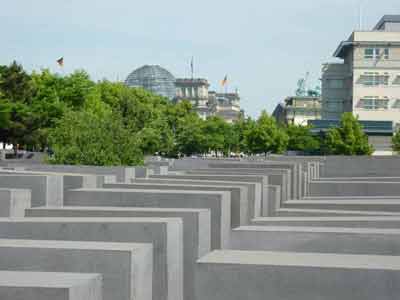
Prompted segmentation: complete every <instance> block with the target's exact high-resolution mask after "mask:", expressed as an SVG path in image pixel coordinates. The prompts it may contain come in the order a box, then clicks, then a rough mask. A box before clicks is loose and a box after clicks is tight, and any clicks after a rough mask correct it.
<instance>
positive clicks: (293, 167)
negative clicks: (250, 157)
mask: <svg viewBox="0 0 400 300" xmlns="http://www.w3.org/2000/svg"><path fill="white" fill-rule="evenodd" d="M208 166H209V168H225V169H227V168H231V169H239V168H242V169H243V168H246V169H265V170H271V169H288V170H290V176H291V181H290V186H291V194H289V198H291V199H299V198H300V195H301V194H302V190H301V189H302V185H301V181H302V176H303V166H302V164H301V163H297V162H293V161H285V162H276V161H263V162H249V161H247V162H231V163H227V162H224V163H209V164H208ZM305 171H306V170H305ZM273 184H276V183H273Z"/></svg>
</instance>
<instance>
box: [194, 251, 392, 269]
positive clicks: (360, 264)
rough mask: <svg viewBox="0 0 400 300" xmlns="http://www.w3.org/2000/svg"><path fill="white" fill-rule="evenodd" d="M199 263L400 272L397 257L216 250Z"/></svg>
mask: <svg viewBox="0 0 400 300" xmlns="http://www.w3.org/2000/svg"><path fill="white" fill-rule="evenodd" d="M198 263H200V264H237V265H254V266H261V265H266V266H267V265H268V266H302V267H315V268H341V269H377V270H400V257H398V256H380V255H347V254H325V253H293V252H274V251H236V250H217V251H213V252H211V253H209V254H207V255H205V256H203V257H202V258H201V259H199V260H198Z"/></svg>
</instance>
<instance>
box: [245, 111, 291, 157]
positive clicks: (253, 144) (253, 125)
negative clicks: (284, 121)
mask: <svg viewBox="0 0 400 300" xmlns="http://www.w3.org/2000/svg"><path fill="white" fill-rule="evenodd" d="M245 140H246V145H247V147H248V150H249V152H250V153H253V154H260V153H264V154H265V155H266V154H267V153H269V152H272V153H283V152H284V151H285V150H286V147H287V144H288V140H289V138H288V136H287V134H286V133H285V131H284V130H283V129H282V128H280V127H279V126H278V125H277V124H276V121H275V119H274V118H272V117H270V116H269V115H268V114H267V113H266V112H265V111H262V113H261V115H260V117H259V118H258V119H257V121H255V122H254V121H253V122H249V125H248V128H247V129H246V132H245Z"/></svg>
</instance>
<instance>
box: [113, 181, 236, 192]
mask: <svg viewBox="0 0 400 300" xmlns="http://www.w3.org/2000/svg"><path fill="white" fill-rule="evenodd" d="M230 184H231V185H224V186H221V185H212V183H210V184H207V185H198V184H190V183H188V184H185V185H182V184H178V183H153V182H135V181H134V182H133V183H128V184H126V183H112V184H106V186H112V188H111V189H114V188H115V189H124V187H136V186H137V187H138V188H137V189H140V188H139V187H140V186H146V187H147V186H148V187H151V186H154V189H157V188H158V187H161V188H162V187H174V188H176V189H175V191H177V190H179V191H181V190H185V188H189V187H190V188H199V189H200V190H201V191H203V190H204V189H206V188H215V189H221V190H229V189H238V188H240V186H237V185H232V183H230ZM135 189H136V188H135Z"/></svg>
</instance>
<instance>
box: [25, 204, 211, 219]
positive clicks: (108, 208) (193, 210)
mask: <svg viewBox="0 0 400 300" xmlns="http://www.w3.org/2000/svg"><path fill="white" fill-rule="evenodd" d="M29 210H55V211H61V210H66V211H68V210H69V211H74V210H77V211H79V210H88V211H99V212H101V211H116V212H118V211H122V212H129V211H132V212H141V211H150V212H188V213H198V212H204V213H205V212H209V209H206V208H155V207H121V206H118V207H113V206H63V207H48V206H41V207H33V208H29ZM107 219H109V218H107Z"/></svg>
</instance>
